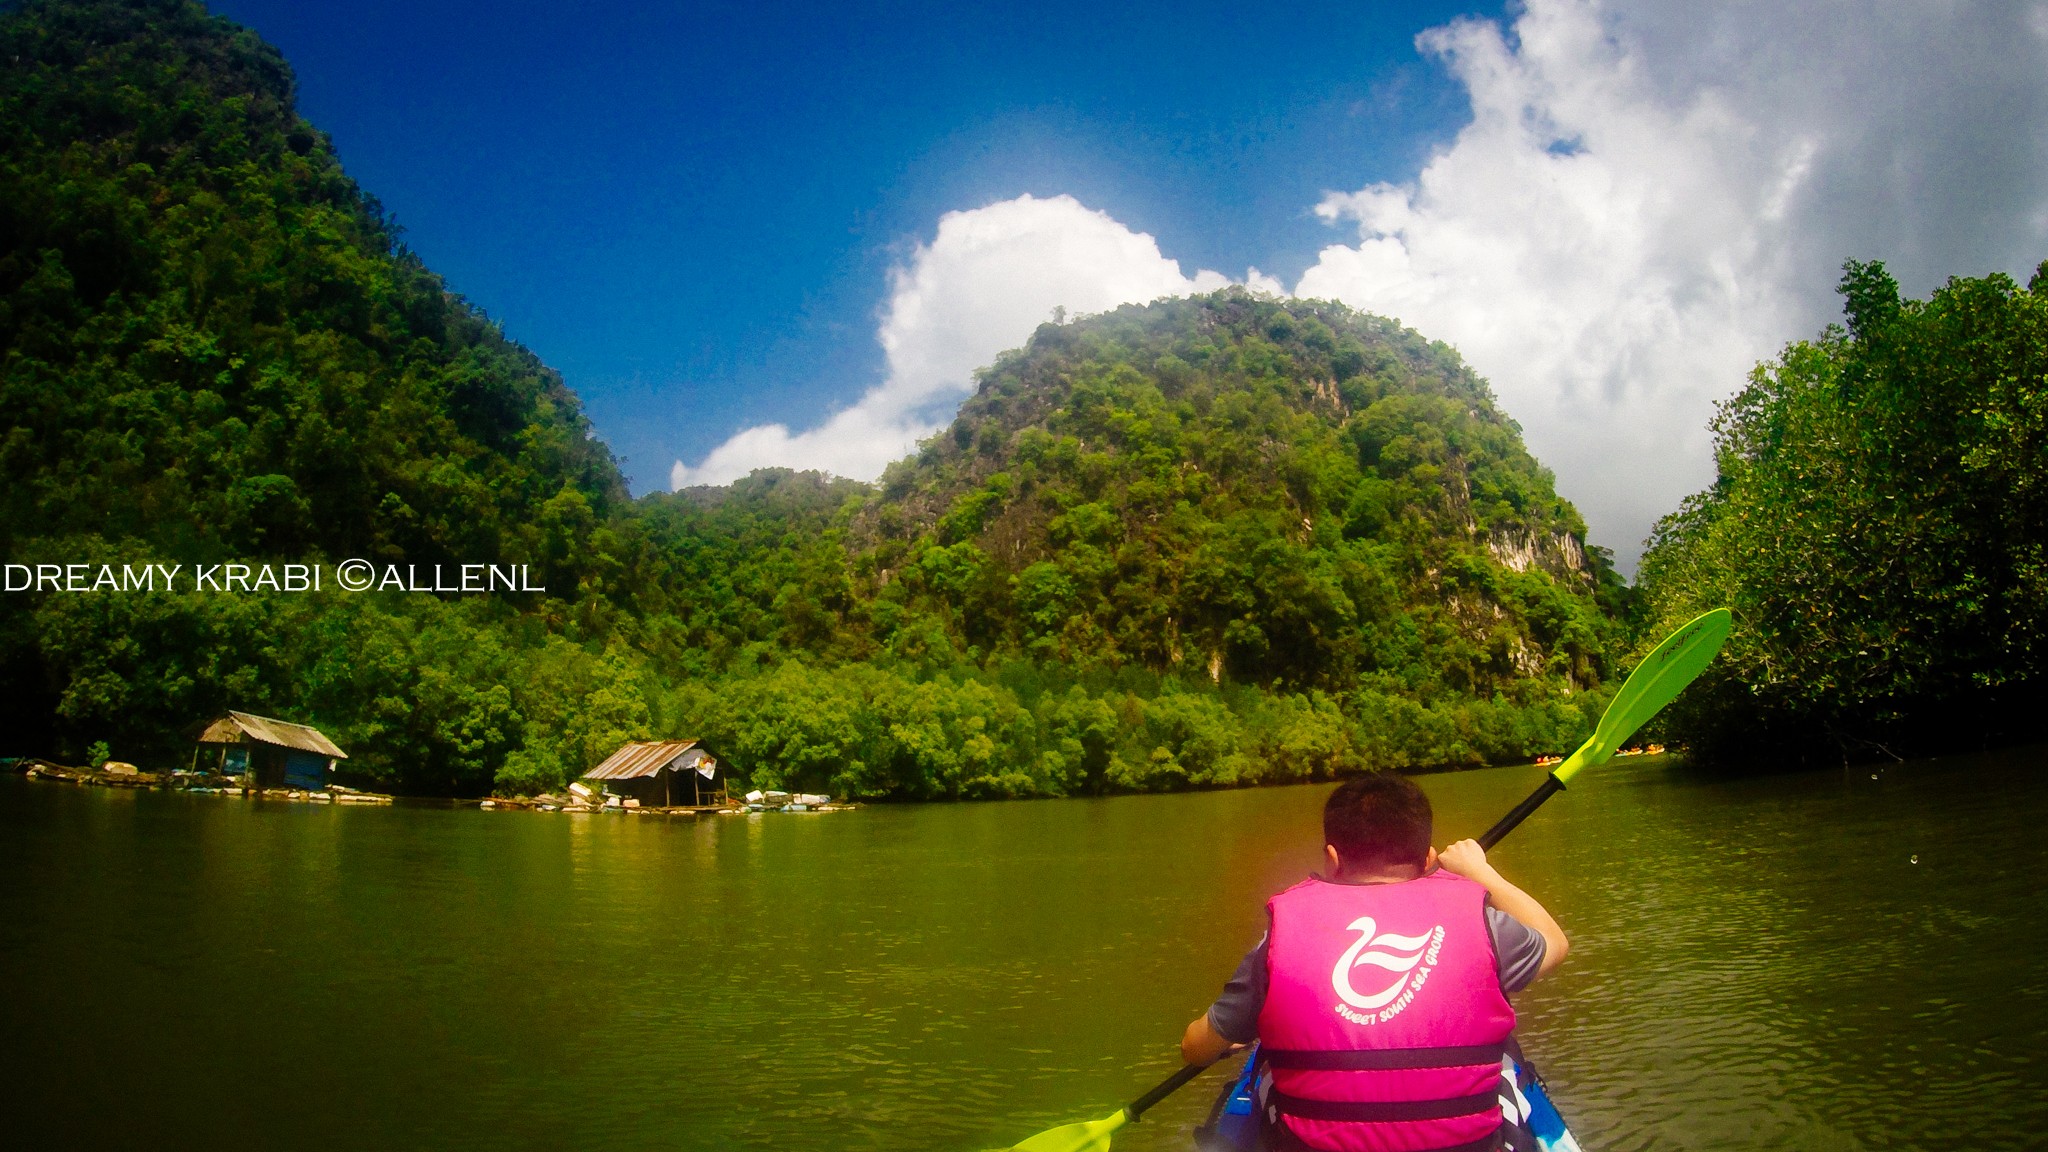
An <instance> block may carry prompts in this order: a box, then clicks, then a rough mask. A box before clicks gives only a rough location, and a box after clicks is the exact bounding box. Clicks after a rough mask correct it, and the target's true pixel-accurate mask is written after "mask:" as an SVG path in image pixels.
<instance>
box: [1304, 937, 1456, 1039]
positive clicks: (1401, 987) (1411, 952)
mask: <svg viewBox="0 0 2048 1152" xmlns="http://www.w3.org/2000/svg"><path fill="white" fill-rule="evenodd" d="M1348 930H1349V931H1352V932H1356V933H1358V939H1357V940H1354V941H1352V943H1351V947H1349V948H1347V949H1345V950H1344V955H1342V956H1340V957H1338V958H1337V967H1336V968H1334V969H1332V970H1331V972H1330V987H1331V988H1332V989H1334V990H1335V991H1336V993H1337V998H1338V999H1339V1000H1342V1001H1343V1002H1344V1003H1342V1004H1339V1005H1337V1006H1336V1007H1337V1015H1339V1016H1342V1017H1343V1018H1345V1019H1346V1020H1349V1021H1351V1022H1352V1023H1353V1024H1384V1023H1386V1022H1387V1021H1389V1020H1392V1019H1393V1018H1394V1017H1396V1016H1398V1015H1400V1014H1401V1010H1402V1009H1404V1008H1406V1007H1408V1005H1409V1004H1411V1003H1413V1002H1414V1000H1415V995H1416V993H1418V992H1420V991H1422V986H1423V985H1424V984H1427V983H1429V974H1430V972H1431V971H1433V970H1434V969H1435V968H1436V958H1437V955H1438V953H1440V952H1441V951H1442V950H1443V946H1444V926H1443V925H1441V924H1439V925H1437V926H1436V927H1435V928H1433V929H1431V930H1429V931H1427V932H1424V933H1423V934H1422V935H1420V936H1397V935H1395V934H1394V933H1392V932H1380V931H1379V925H1378V924H1377V923H1375V922H1374V920H1373V918H1372V917H1370V916H1360V917H1359V918H1358V919H1356V920H1353V921H1352V922H1351V924H1350V927H1349V929H1348ZM1374 933H1378V935H1375V934H1374ZM1360 968H1372V969H1379V970H1380V971H1379V972H1376V973H1367V975H1368V976H1375V977H1380V976H1384V977H1385V978H1388V979H1391V980H1392V983H1386V984H1381V980H1380V979H1374V980H1371V981H1369V982H1368V983H1369V984H1379V985H1381V986H1379V987H1377V988H1374V990H1372V991H1369V992H1360V991H1359V990H1358V985H1357V984H1355V983H1353V981H1352V974H1353V973H1354V972H1356V971H1357V970H1358V969H1360Z"/></svg>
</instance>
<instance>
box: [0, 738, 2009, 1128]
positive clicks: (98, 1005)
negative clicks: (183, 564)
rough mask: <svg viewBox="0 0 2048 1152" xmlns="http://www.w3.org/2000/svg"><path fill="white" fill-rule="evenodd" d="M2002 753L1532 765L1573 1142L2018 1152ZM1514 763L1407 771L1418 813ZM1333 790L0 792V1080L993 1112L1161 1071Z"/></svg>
mask: <svg viewBox="0 0 2048 1152" xmlns="http://www.w3.org/2000/svg"><path fill="white" fill-rule="evenodd" d="M2039 759H2040V754H2039V753H2038V752H2030V753H2019V754H2008V755H2005V756H2000V757H1989V758H1979V759H1966V760H1957V761H1952V762H1939V763H1938V762H1928V763H1920V764H1912V765H1905V766H1900V767H1897V768H1894V769H1892V770H1890V771H1887V772H1884V773H1881V774H1880V778H1879V779H1878V780H1871V779H1869V774H1868V773H1867V772H1857V773H1847V774H1841V773H1837V774H1824V775H1810V776H1800V777H1780V778H1773V779H1758V780H1742V781H1732V782H1725V781H1716V780H1713V779H1708V778H1702V777H1699V776H1697V775H1687V774H1682V773H1678V772H1674V771H1672V770H1671V767H1670V766H1669V765H1668V764H1665V763H1661V762H1652V761H1630V762H1623V763H1620V764H1617V765H1615V766H1612V767H1610V768H1607V769H1603V770H1602V771H1600V772H1598V773H1594V774H1589V775H1587V776H1584V777H1581V779H1580V780H1579V781H1578V782H1575V783H1574V785H1573V787H1572V789H1571V791H1570V792H1569V793H1568V794H1566V795H1565V796H1563V797H1560V798H1559V799H1557V800H1554V801H1553V802H1552V803H1551V804H1550V805H1549V806H1548V807H1546V808H1545V809H1544V810H1543V811H1542V813H1541V814H1539V815H1538V816H1537V817H1535V818H1534V819H1532V820H1531V821H1530V822H1529V823H1528V824H1527V825H1525V826H1524V828H1523V829H1522V830H1520V831H1518V832H1517V833H1516V834H1515V836H1514V838H1512V839H1511V840H1509V841H1508V842H1507V843H1506V844H1504V845H1503V846H1502V847H1501V848H1500V849H1499V850H1498V851H1497V853H1496V860H1497V861H1498V863H1499V864H1500V865H1501V867H1502V869H1503V870H1504V871H1506V872H1507V873H1508V874H1509V875H1510V877H1512V878H1513V879H1515V880H1516V881H1517V882H1518V883H1521V884H1523V885H1524V886H1525V887H1527V888H1529V889H1530V890H1531V891H1533V892H1535V893H1537V894H1538V895H1539V897H1541V898H1542V899H1544V900H1545V902H1546V903H1548V904H1549V905H1550V906H1551V907H1552V909H1553V910H1554V911H1555V912H1556V913H1557V914H1558V916H1559V918H1560V919H1561V920H1562V921H1563V922H1564V923H1565V925H1566V927H1567V928H1568V929H1569V930H1570V931H1571V932H1572V934H1573V937H1574V941H1575V948H1574V953H1573V957H1572V959H1571V961H1570V962H1569V963H1568V964H1567V965H1566V967H1565V968H1564V970H1563V971H1562V972H1560V973H1559V974H1558V975H1557V976H1556V977H1555V978H1554V979H1553V980H1552V981H1550V982H1547V983H1546V984H1545V985H1541V986H1539V987H1538V988H1537V989H1534V990H1532V991H1531V992H1530V993H1528V994H1526V995H1525V996H1524V997H1522V1000H1521V1003H1520V1005H1519V1007H1520V1009H1521V1011H1522V1013H1523V1018H1524V1022H1525V1023H1524V1033H1525V1037H1526V1039H1527V1041H1528V1043H1529V1046H1530V1048H1531V1050H1532V1051H1533V1052H1534V1053H1535V1055H1536V1056H1537V1058H1538V1060H1539V1063H1541V1064H1542V1066H1543V1067H1544V1069H1545V1071H1546V1072H1547V1073H1548V1074H1549V1076H1550V1077H1551V1079H1552V1081H1553V1085H1554V1087H1555V1090H1556V1095H1557V1096H1558V1097H1559V1099H1560V1101H1561V1102H1562V1103H1563V1104H1564V1105H1565V1106H1566V1108H1567V1109H1568V1111H1569V1112H1570V1113H1571V1115H1572V1117H1573V1120H1574V1122H1575V1125H1576V1127H1577V1128H1578V1129H1579V1132H1580V1135H1581V1136H1582V1137H1584V1138H1586V1141H1587V1144H1588V1146H1589V1147H1593V1148H1600V1149H1610V1150H1618V1149H1646V1148H1651V1147H1657V1148H1670V1147H1678V1148H1767V1147H1768V1148H1786V1147H1796V1148H1860V1147H1873V1148H1876V1147H1932V1146H1941V1147H1949V1146H1967V1147H1997V1146H2004V1147H2023V1146H2026V1145H2028V1144H2029V1143H2030V1142H2031V1138H2032V1134H2033V1132H2034V1131H2035V1130H2036V1129H2037V1128H2039V1127H2040V1123H2041V1121H2042V1119H2043V1115H2042V1113H2043V1111H2044V1108H2048V1106H2044V1105H2043V1104H2041V1103H2038V1102H2037V1101H2036V1100H2035V1098H2034V1097H2033V1096H2032V1094H2030V1093H2029V1092H2028V1091H2027V1090H2026V1088H2027V1086H2028V1085H2029V1084H2030V1083H2031V1081H2032V1078H2033V1076H2035V1075H2038V1074H2039V1062H2040V1059H2041V1056H2042V1053H2043V1047H2044V1042H2043V1040H2042V1034H2043V1031H2044V1025H2048V1005H2044V999H2048V978H2044V976H2043V974H2042V965H2041V964H2040V961H2039V956H2040V955H2041V951H2042V949H2041V946H2042V944H2043V943H2044V940H2043V935H2044V933H2043V931H2042V930H2041V929H2040V928H2038V927H2036V923H2037V915H2036V912H2035V908H2034V901H2033V899H2032V896H2033V891H2032V889H2033V885H2034V882H2035V880H2036V878H2037V877H2039V876H2040V875H2041V871H2042V864H2043V863H2044V860H2043V849H2042V848H2041V847H2040V846H2039V844H2038V843H2037V842H2036V840H2035V838H2034V829H2035V828H2037V827H2038V826H2039V824H2040V823H2041V820H2042V817H2043V815H2044V814H2048V776H2044V775H2043V774H2042V773H2041V772H2039V771H2038V769H2039V767H2040V764H2039V763H2038V761H2039ZM1538 778H1540V773H1539V772H1537V771H1533V770H1500V771H1489V772H1476V773H1463V774H1457V775H1447V776H1434V777H1428V778H1425V780H1424V781H1423V782H1424V785H1425V787H1426V788H1427V789H1428V790H1429V792H1430V793H1431V795H1432V797H1433V799H1434V800H1435V803H1436V805H1437V809H1438V815H1439V825H1440V829H1441V831H1442V832H1443V834H1444V836H1445V837H1448V836H1452V835H1470V834H1474V833H1476V832H1477V831H1479V830H1480V829H1482V828H1484V827H1485V826H1487V825H1488V824H1490V823H1491V822H1492V821H1493V819H1494V818H1495V817H1497V816H1498V815H1499V814H1500V812H1501V811H1503V810H1504V809H1505V808H1506V807H1507V806H1509V805H1510V804H1512V803H1513V802H1514V800H1516V799H1518V798H1519V797H1520V796H1521V795H1522V794H1523V793H1524V792H1526V791H1527V790H1528V788H1530V787H1531V786H1533V785H1534V783H1535V782H1536V780H1537V779H1538ZM1325 791H1326V789H1323V788H1299V789H1275V790H1265V791H1258V792H1246V793H1211V794H1203V795H1190V796H1167V797H1120V798H1109V799H1102V800H1081V801H1064V802H1057V803H1036V804H993V805H969V806H957V807H921V808H912V807H876V808H868V809H864V810H861V811H858V812H852V813H834V814H817V815H794V814H792V815H779V814H778V815H771V816H740V817H702V818H683V819H659V818H652V817H639V816H621V815H597V816H579V815H569V814H538V813H521V812H478V811H474V810H451V809H437V808H406V807H399V808H394V809H375V808H347V809H334V808H324V807H313V806H309V805H277V804H269V805H260V804H250V803H248V802H245V801H240V800H224V799H220V798H213V797H187V796H168V795H158V794H146V795H136V794H129V793H116V792H102V791H89V790H79V789H72V788H66V787H60V786H55V785H39V784H35V783H29V782H22V781H18V780H5V781H0V833H4V835H0V866H4V867H5V869H6V871H5V873H4V874H5V875H6V876H8V877H9V878H10V881H9V883H8V884H7V885H5V886H4V887H0V893H4V894H0V902H4V903H0V980H5V982H6V987H7V988H8V989H9V990H10V991H9V993H8V994H7V995H6V997H5V999H4V1001H0V1002H4V1003H5V1005H6V1007H5V1012H6V1035H7V1036H8V1037H9V1039H10V1041H11V1042H12V1044H13V1047H14V1050H16V1051H22V1052H33V1053H37V1054H38V1056H39V1061H38V1063H39V1065H40V1066H41V1067H42V1068H44V1069H48V1070H53V1071H52V1072H50V1073H47V1074H46V1075H45V1076H43V1077H31V1078H25V1077H13V1078H10V1082H9V1084H8V1087H7V1088H6V1089H4V1091H5V1092H7V1093H9V1094H10V1099H9V1103H10V1104H12V1105H13V1106H14V1107H13V1108H12V1109H11V1110H10V1115H12V1116H15V1117H20V1118H22V1119H21V1120H20V1123H21V1124H22V1125H25V1126H26V1129H27V1135H28V1136H29V1138H30V1142H31V1143H34V1144H39V1145H50V1146H54V1145H63V1146H75V1145H78V1144H113V1143H117V1142H118V1143H122V1144H126V1145H134V1146H152V1147H154V1146H162V1145H167V1144H168V1145H177V1144H199V1143H202V1142H203V1143H206V1144H207V1145H209V1146H214V1147H273V1146H277V1145H280V1144H291V1145H293V1146H298V1147H315V1148H318V1147H336V1148H341V1147H347V1148H356V1147H362V1146H365V1145H382V1144H403V1145H408V1146H429V1147H447V1146H452V1147H471V1146H474V1147H491V1148H504V1147H536V1148H538V1147H563V1146H571V1145H573V1146H577V1147H583V1148H611V1147H631V1148H639V1147H649V1146H659V1147H662V1148H685V1149H695V1148H704V1149H711V1148H730V1147H776V1148H795V1149H803V1148H817V1149H826V1148H831V1149H843V1148H874V1149H910V1148H961V1149H969V1148H979V1147H989V1146H993V1145H998V1144H1007V1143H1008V1142H1010V1141H1013V1140H1015V1139H1017V1138H1018V1137H1020V1136H1022V1135H1024V1134H1027V1133H1029V1132H1032V1131H1035V1130H1037V1129H1039V1128H1042V1127H1046V1126H1049V1125H1051V1124H1054V1123H1058V1122H1061V1121H1065V1120H1071V1119H1077V1118H1082V1117H1087V1116H1091V1115H1094V1114H1098V1113H1103V1112H1106V1111H1108V1110H1109V1109H1110V1108H1112V1107H1114V1106H1115V1105H1116V1104H1118V1103H1121V1102H1122V1101H1123V1100H1124V1099H1125V1098H1127V1097H1128V1096H1130V1095H1133V1094H1134V1093H1135V1092H1136V1091H1138V1090H1141V1089H1142V1088H1144V1087H1146V1086H1147V1085H1149V1084H1150V1083H1151V1082H1152V1081H1153V1080H1155V1079H1157V1078H1158V1077H1159V1076H1161V1075H1163V1074H1164V1073H1165V1072H1166V1071H1167V1070H1169V1069H1170V1068H1171V1067H1172V1062H1173V1059H1174V1057H1173V1042H1174V1040H1175V1038H1176V1036H1177V1034H1178V1029H1179V1027H1180V1025H1181V1024H1183V1023H1184V1022H1185V1021H1186V1020H1187V1018H1188V1017H1189V1016H1191V1015H1192V1014H1193V1013H1194V1012H1195V1011H1197V1010H1199V1008H1200V1007H1201V1006H1202V1005H1203V1004H1204V1003H1206V1002H1207V1000H1208V999H1209V997H1210V996H1211V995H1212V994H1213V993H1214V991H1215V988H1216V986H1217V985H1218V984H1219V983H1220V982H1221V980H1222V979H1223V977H1224V976H1225V975H1226V974H1227V973H1228V971H1229V970H1230V968H1231V967H1232V965H1233V964H1234V963H1235V960H1236V957H1237V955H1238V954H1239V953H1240V952H1241V951H1242V950H1243V949H1244V948H1245V947H1246V946H1247V945H1249V944H1250V943H1251V941H1252V940H1254V939H1256V937H1257V935H1258V933H1259V931H1260V929H1261V927H1262V925H1261V905H1262V902H1263V900H1264V897H1265V896H1266V895H1267V894H1269V893H1270V892H1272V891H1275V890H1277V889H1278V888H1280V887H1284V886H1285V885H1286V884H1288V883H1291V882H1292V881H1293V880H1295V879H1298V878H1299V877H1300V876H1301V875H1302V874H1304V873H1305V872H1307V871H1308V870H1309V869H1310V868H1312V867H1314V866H1315V864H1316V843H1317V840H1316V832H1317V825H1318V819H1317V818H1318V812H1319V805H1320V803H1321V800H1322V797H1323V795H1324V792H1325ZM1916 856H1917V857H1918V861H1917V863H1916V862H1915V861H1914V857H1916ZM109 1069H120V1070H124V1071H123V1073H122V1075H121V1077H120V1079H121V1082H122V1090H121V1091H120V1092H118V1093H112V1094H105V1095H103V1096H101V1097H98V1098H99V1099H101V1100H102V1101H103V1103H101V1104H99V1105H97V1106H96V1107H94V1108H93V1109H90V1110H86V1111H84V1112H82V1113H81V1112H80V1111H77V1110H69V1109H67V1110H61V1111H59V1110H52V1109H50V1108H48V1107H44V1106H39V1102H40V1101H43V1100H44V1099H45V1097H46V1096H47V1094H48V1093H49V1092H50V1091H51V1089H52V1085H51V1082H50V1080H49V1079H48V1078H47V1076H48V1075H55V1076H58V1077H59V1078H60V1082H61V1078H62V1077H66V1076H70V1077H75V1078H77V1079H78V1081H79V1082H81V1083H85V1082H98V1081H96V1080H93V1079H92V1078H93V1077H97V1076H102V1075H104V1074H105V1072H106V1070H109ZM140 1069H148V1070H151V1072H152V1074H150V1075H139V1074H135V1073H134V1070H140ZM1205 1105H1206V1090H1204V1089H1203V1088H1201V1087H1199V1086H1198V1087H1196V1088H1192V1089H1189V1090H1188V1091H1186V1092H1184V1093H1183V1094H1182V1095H1181V1096H1179V1097H1177V1098H1174V1099H1172V1100H1169V1101H1168V1102H1167V1103H1166V1104H1165V1105H1162V1106H1161V1107H1160V1108H1159V1109H1158V1110H1156V1111H1155V1112H1154V1113H1152V1114H1151V1115H1150V1117H1149V1118H1148V1119H1147V1120H1146V1122H1145V1123H1144V1124H1143V1125H1140V1126H1139V1127H1137V1128H1135V1129H1132V1130H1130V1131H1128V1132H1126V1133H1124V1134H1121V1135H1119V1137H1118V1139H1117V1147H1118V1149H1119V1152H1135V1150H1142V1149H1169V1148H1172V1149H1179V1148H1182V1147H1185V1146H1186V1137H1185V1133H1186V1131H1187V1128H1188V1127H1189V1126H1190V1125H1191V1124H1192V1123H1193V1122H1194V1120H1195V1119H1196V1118H1197V1117H1198V1116H1199V1114H1200V1112H1201V1111H1202V1109H1203V1108H1204V1106H1205Z"/></svg>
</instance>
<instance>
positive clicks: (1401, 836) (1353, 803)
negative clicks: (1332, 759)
mask: <svg viewBox="0 0 2048 1152" xmlns="http://www.w3.org/2000/svg"><path fill="white" fill-rule="evenodd" d="M1434 823H1435V817H1434V816H1433V815H1432V814H1431V812H1430V810H1429V797H1427V796H1424V795H1423V794H1422V789H1420V788H1417V787H1416V786H1415V781H1413V780H1410V779H1409V778H1408V777H1406V776H1402V775H1398V774H1396V773H1393V772H1374V773H1371V774H1369V775H1365V776H1360V777H1358V778H1357V779H1356V780H1347V781H1345V782H1344V783H1342V784H1340V785H1338V786H1337V790H1336V791H1335V792H1332V793H1330V799H1329V800H1328V801H1327V802H1325V803H1324V804H1323V840H1324V841H1325V842H1326V843H1328V844H1331V845H1333V846H1335V847H1336V849H1337V856H1338V858H1339V859H1340V860H1341V861H1342V862H1343V867H1344V870H1345V871H1347V872H1349V871H1353V870H1356V869H1361V868H1366V869H1370V868H1389V867H1396V866H1399V865H1402V864H1413V865H1415V866H1417V867H1421V866H1422V865H1423V864H1425V863H1427V862H1428V861H1429V841H1430V836H1431V834H1432V832H1433V831H1434Z"/></svg>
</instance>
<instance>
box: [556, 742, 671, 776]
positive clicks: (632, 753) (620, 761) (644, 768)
mask: <svg viewBox="0 0 2048 1152" xmlns="http://www.w3.org/2000/svg"><path fill="white" fill-rule="evenodd" d="M696 746H697V741H695V740H658V741H654V742H652V743H635V744H628V745H626V746H625V747H624V748H621V749H619V750H618V751H617V752H614V753H612V754H611V755H610V756H607V757H606V758H605V762H604V763H602V764H599V765H598V766H597V767H595V768H592V769H591V770H590V771H588V772H585V773H584V774H583V778H584V779H585V780H633V779H637V778H639V777H642V776H652V775H654V774H655V773H656V772H659V771H661V770H662V769H663V768H666V767H668V766H669V764H670V763H671V762H672V761H674V760H675V759H676V758H677V757H678V756H681V755H682V754H683V753H685V752H688V751H689V750H690V749H692V748H695V747H696Z"/></svg>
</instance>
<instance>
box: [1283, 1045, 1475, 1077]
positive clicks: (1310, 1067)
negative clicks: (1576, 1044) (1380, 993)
mask: <svg viewBox="0 0 2048 1152" xmlns="http://www.w3.org/2000/svg"><path fill="white" fill-rule="evenodd" d="M1506 1055H1507V1046H1506V1045H1504V1044H1466V1045H1460V1046H1456V1047H1448V1048H1376V1049H1357V1050H1352V1051H1342V1050H1338V1051H1312V1050H1305V1049H1284V1048H1261V1049H1259V1058H1260V1059H1262V1060H1264V1061H1265V1062H1266V1064H1267V1066H1269V1067H1272V1068H1286V1069H1289V1070H1291V1071H1297V1072H1391V1071H1397V1070H1400V1069H1403V1068H1462V1067H1465V1066H1467V1065H1472V1064H1499V1063H1500V1062H1501V1059H1502V1058H1503V1057H1505V1056H1506Z"/></svg>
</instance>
